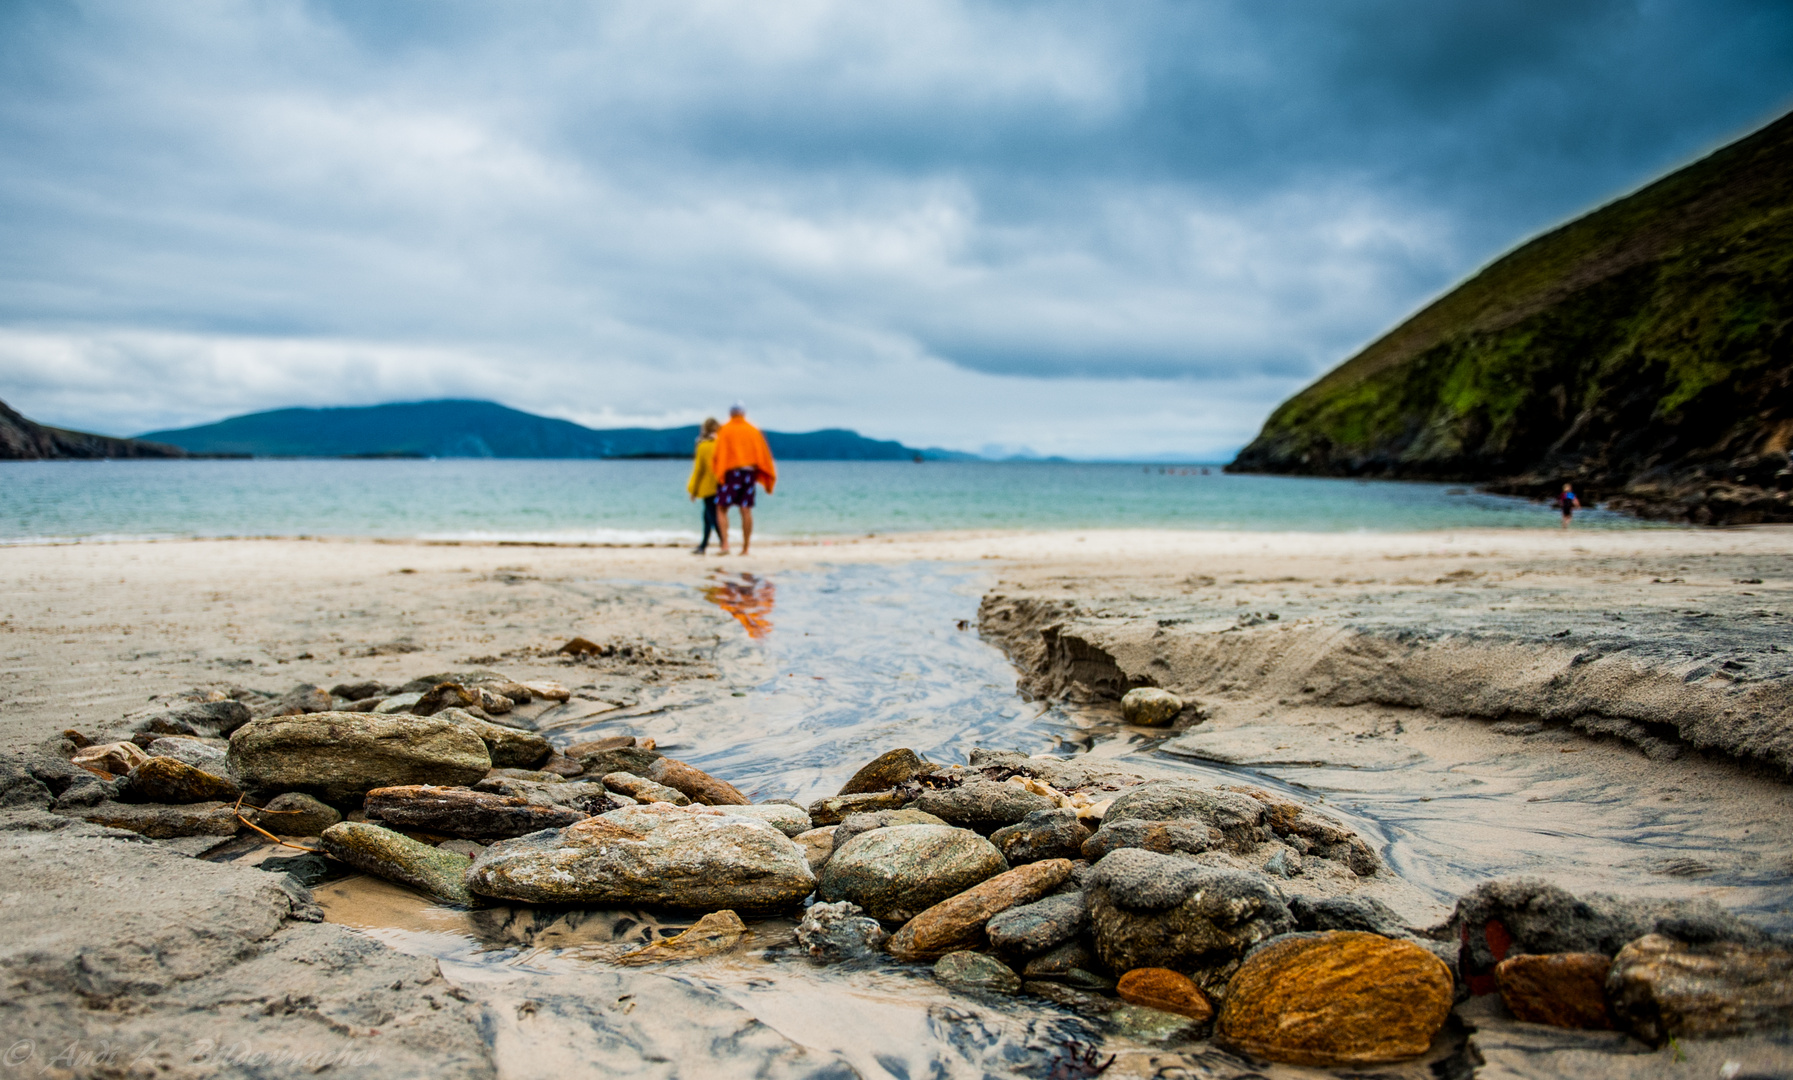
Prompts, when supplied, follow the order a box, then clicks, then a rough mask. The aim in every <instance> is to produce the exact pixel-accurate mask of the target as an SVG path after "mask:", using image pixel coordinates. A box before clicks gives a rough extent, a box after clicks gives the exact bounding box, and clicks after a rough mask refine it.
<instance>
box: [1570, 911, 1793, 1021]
mask: <svg viewBox="0 0 1793 1080" xmlns="http://www.w3.org/2000/svg"><path fill="white" fill-rule="evenodd" d="M1606 993H1607V998H1608V1000H1609V1001H1610V1002H1611V1006H1612V1014H1613V1019H1614V1020H1616V1021H1617V1022H1618V1025H1619V1027H1621V1028H1623V1029H1624V1030H1626V1031H1629V1032H1630V1033H1631V1034H1633V1035H1635V1036H1637V1037H1638V1038H1639V1039H1641V1040H1643V1041H1644V1042H1647V1043H1649V1044H1650V1045H1652V1046H1660V1045H1661V1044H1662V1043H1663V1042H1665V1041H1666V1040H1668V1039H1670V1038H1696V1039H1710V1038H1719V1037H1722V1036H1727V1035H1743V1034H1746V1033H1748V1032H1752V1031H1765V1030H1775V1029H1778V1028H1785V1027H1788V1026H1790V1025H1793V952H1789V951H1788V950H1786V949H1783V948H1770V947H1763V946H1755V945H1739V944H1733V943H1730V942H1715V943H1713V944H1709V945H1688V944H1685V943H1683V942H1680V941H1677V940H1675V939H1674V938H1671V937H1668V936H1666V935H1663V934H1647V935H1645V936H1644V937H1641V938H1638V939H1637V940H1636V941H1633V942H1632V943H1631V944H1629V945H1627V946H1625V947H1624V948H1623V949H1620V950H1619V955H1617V956H1615V957H1613V961H1612V973H1611V974H1610V975H1608V976H1607V980H1606Z"/></svg>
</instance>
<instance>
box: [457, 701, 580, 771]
mask: <svg viewBox="0 0 1793 1080" xmlns="http://www.w3.org/2000/svg"><path fill="white" fill-rule="evenodd" d="M435 715H436V716H437V717H438V718H440V719H443V720H452V721H454V722H455V723H457V724H461V725H463V726H465V727H468V728H471V729H472V730H473V731H474V732H475V733H476V734H478V735H479V741H480V742H483V743H485V744H486V755H487V756H488V757H490V758H491V759H492V764H493V766H494V767H498V768H507V769H533V768H535V767H536V766H537V765H540V764H541V763H542V762H544V761H547V760H548V759H549V758H550V757H552V756H553V755H554V747H553V745H552V744H551V743H549V742H548V740H547V739H544V738H542V737H541V736H540V735H537V734H535V733H533V732H529V731H518V730H517V729H516V728H513V727H506V726H505V725H503V724H494V723H492V722H491V721H490V720H481V719H480V718H479V717H477V716H474V715H473V714H472V713H470V712H468V711H466V710H465V709H443V710H441V711H439V712H437V713H436V714H435Z"/></svg>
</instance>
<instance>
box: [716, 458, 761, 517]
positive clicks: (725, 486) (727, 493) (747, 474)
mask: <svg viewBox="0 0 1793 1080" xmlns="http://www.w3.org/2000/svg"><path fill="white" fill-rule="evenodd" d="M758 476H759V470H758V469H756V468H754V467H753V466H751V465H749V466H747V467H746V468H742V469H730V470H729V471H728V472H727V473H726V474H724V475H723V477H722V483H720V484H718V485H717V486H716V509H718V510H720V509H722V508H723V507H725V506H746V507H752V506H753V481H754V479H755V478H756V477H758Z"/></svg>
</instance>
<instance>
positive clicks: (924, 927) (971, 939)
mask: <svg viewBox="0 0 1793 1080" xmlns="http://www.w3.org/2000/svg"><path fill="white" fill-rule="evenodd" d="M1070 876H1071V860H1069V859H1046V860H1044V861H1042V862H1035V863H1028V864H1027V865H1026V866H1018V867H1016V868H1015V869H1013V870H1009V871H1007V872H1005V873H1001V874H997V875H996V876H995V877H993V878H990V879H988V880H986V881H984V882H983V883H981V884H979V885H974V886H973V887H971V888H969V889H967V890H965V891H964V892H962V893H960V894H959V895H957V896H954V897H950V898H948V899H946V900H942V901H940V902H939V903H938V904H935V905H934V906H933V907H931V908H928V909H927V910H926V911H924V912H922V913H921V914H920V915H917V916H916V917H915V918H913V919H910V920H909V921H908V922H907V923H904V924H903V928H902V929H901V930H898V931H897V932H896V933H895V934H893V935H892V936H891V938H890V955H892V956H894V957H896V958H897V959H898V960H936V959H938V958H940V957H942V956H945V955H946V954H947V953H950V952H958V951H960V950H962V949H976V948H978V947H980V946H982V945H984V944H985V940H984V924H985V923H987V922H989V921H990V917H991V916H993V915H998V914H1001V913H1002V912H1004V911H1007V910H1008V909H1009V908H1012V907H1014V906H1016V905H1017V904H1029V903H1032V902H1033V901H1035V900H1038V899H1039V898H1040V897H1042V896H1045V895H1046V894H1047V893H1049V892H1051V891H1052V890H1053V889H1056V888H1058V887H1059V886H1060V885H1062V884H1063V883H1064V882H1065V881H1066V879H1068V878H1069V877H1070Z"/></svg>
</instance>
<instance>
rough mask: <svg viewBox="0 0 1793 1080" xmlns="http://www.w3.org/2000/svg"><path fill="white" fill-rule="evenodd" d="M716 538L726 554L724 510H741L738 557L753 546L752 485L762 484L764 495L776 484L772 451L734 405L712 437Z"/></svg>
mask: <svg viewBox="0 0 1793 1080" xmlns="http://www.w3.org/2000/svg"><path fill="white" fill-rule="evenodd" d="M711 468H713V469H714V470H715V471H716V534H717V537H718V538H719V539H720V540H721V541H722V550H723V551H724V552H726V551H727V550H728V508H729V507H731V506H735V507H739V508H740V510H741V554H743V555H745V554H747V546H748V545H749V544H751V543H753V485H754V483H755V482H756V481H757V482H758V483H760V484H764V485H765V488H766V494H768V495H770V494H772V485H774V484H776V483H778V468H777V466H776V465H774V464H773V462H772V448H771V447H769V446H767V445H766V437H765V436H764V435H761V434H760V429H759V428H756V427H754V426H753V425H752V424H749V423H748V422H747V406H745V405H742V404H741V403H740V402H738V401H737V402H736V403H735V404H734V406H733V407H731V408H730V409H729V410H728V423H726V424H724V425H722V430H720V431H718V432H717V433H716V456H715V457H714V459H713V464H712V465H711Z"/></svg>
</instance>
